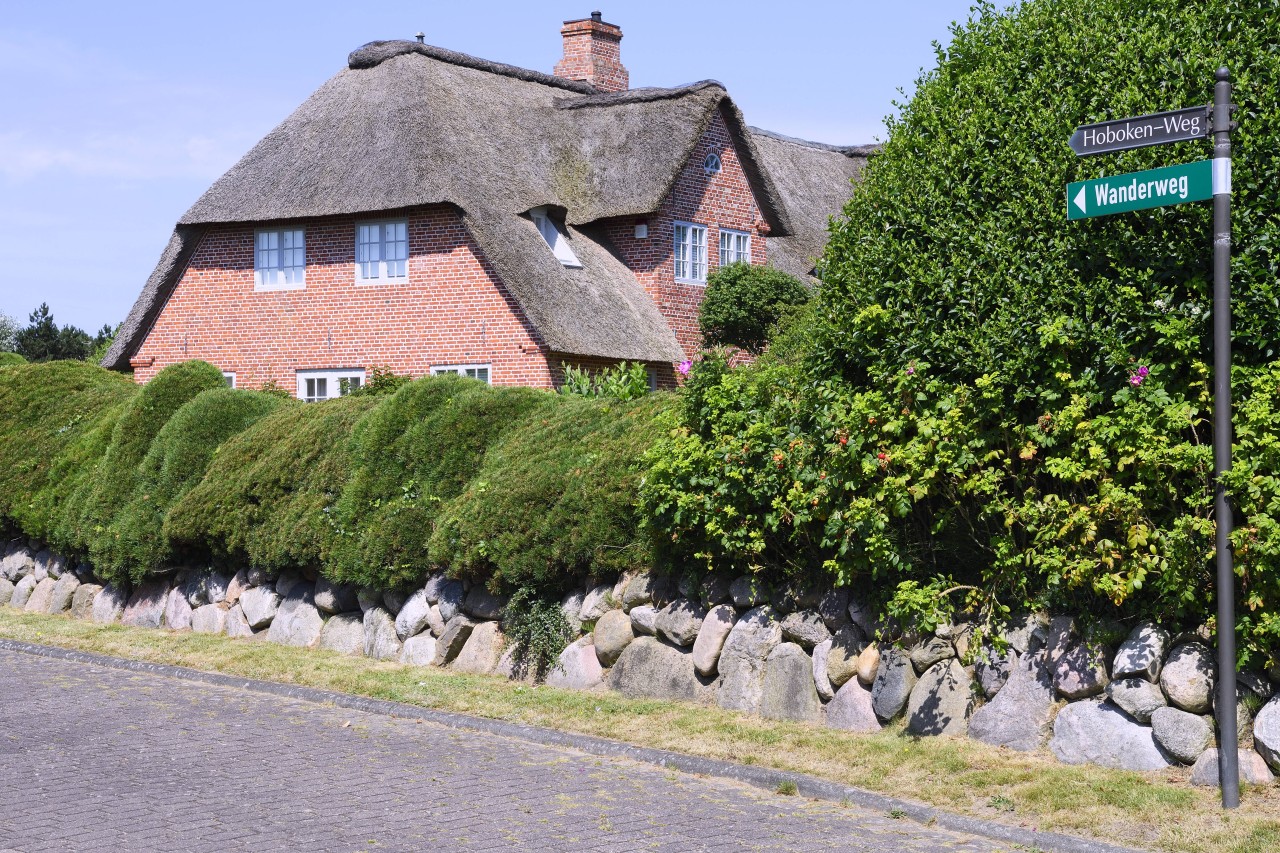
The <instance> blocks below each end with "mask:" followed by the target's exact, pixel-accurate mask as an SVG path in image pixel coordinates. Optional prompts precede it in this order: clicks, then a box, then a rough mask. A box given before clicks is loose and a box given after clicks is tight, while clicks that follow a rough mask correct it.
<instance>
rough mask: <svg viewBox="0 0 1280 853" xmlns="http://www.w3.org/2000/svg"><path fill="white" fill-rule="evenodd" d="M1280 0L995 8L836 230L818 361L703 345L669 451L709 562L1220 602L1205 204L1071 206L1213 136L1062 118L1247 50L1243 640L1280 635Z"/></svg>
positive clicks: (1041, 2) (668, 481) (1077, 604)
mask: <svg viewBox="0 0 1280 853" xmlns="http://www.w3.org/2000/svg"><path fill="white" fill-rule="evenodd" d="M1276 12H1277V9H1276V7H1275V5H1274V4H1272V3H1259V2H1243V0H1205V2H1197V3H1182V2H1176V1H1175V0H1144V2H1140V3H1134V2H1125V0H1101V2H1096V0H1031V2H1026V3H1022V4H1019V5H1017V6H1015V7H1014V8H1013V9H1011V10H1009V11H1007V12H1002V11H998V10H996V9H995V7H993V6H991V5H990V4H982V5H980V6H979V7H977V8H976V9H975V11H974V13H973V18H972V20H971V21H969V22H968V23H967V24H965V25H963V26H959V27H957V28H956V29H955V31H954V33H953V39H952V42H951V44H950V45H948V46H946V47H940V48H939V53H938V62H939V64H938V67H937V68H936V69H935V70H934V71H931V72H929V73H927V74H926V75H924V77H923V78H922V79H921V80H920V81H919V84H918V86H917V90H916V94H915V95H914V96H913V98H912V100H911V102H910V103H909V104H907V105H905V106H904V107H903V109H902V112H901V114H900V116H899V117H898V118H896V119H893V120H891V121H890V135H889V139H888V141H887V143H886V144H885V146H884V148H883V150H882V151H881V152H880V153H878V154H877V155H875V156H874V157H873V158H872V159H871V161H870V163H869V165H868V168H867V170H866V172H865V177H864V181H863V183H862V184H861V186H860V187H859V188H858V190H857V191H856V192H855V194H854V197H853V199H852V201H851V202H850V203H849V204H848V206H847V207H846V209H845V211H844V215H843V217H842V218H841V219H840V220H839V221H838V222H837V223H836V224H835V225H834V227H833V229H832V234H831V241H830V244H829V246H828V249H827V254H826V257H825V258H824V262H823V270H824V280H823V286H822V288H821V289H820V293H819V297H818V304H817V306H816V307H815V309H814V314H813V317H814V319H813V321H812V322H811V324H810V325H809V327H808V329H807V331H808V334H809V337H810V338H811V339H812V343H811V345H809V346H808V347H806V348H803V349H801V350H800V351H799V353H800V356H801V359H802V360H803V363H802V364H801V365H800V366H798V367H788V366H787V365H784V364H779V363H777V362H769V363H765V364H762V365H760V366H759V367H755V368H749V369H747V370H744V371H739V370H735V371H728V372H723V371H721V372H719V373H716V372H715V371H714V370H712V371H710V372H709V374H708V376H707V378H706V380H705V381H704V382H703V383H702V384H701V386H699V387H697V388H696V389H694V392H693V393H691V394H689V396H688V400H687V404H686V408H685V411H684V412H683V413H682V417H681V418H680V419H679V420H677V421H676V422H674V423H673V424H672V430H671V432H670V437H669V438H667V439H666V440H665V441H664V443H663V444H662V446H661V447H660V448H659V449H658V451H656V452H655V454H654V455H653V456H652V457H651V459H652V461H653V464H654V470H653V472H652V473H651V475H650V477H649V478H648V480H647V485H646V501H647V505H648V506H649V507H650V510H651V513H652V515H653V517H654V518H655V521H656V523H657V524H658V526H659V527H660V529H661V531H662V532H663V534H664V535H665V537H666V539H667V540H669V541H672V542H674V543H676V547H679V543H684V545H685V547H687V549H688V551H689V553H690V554H700V555H702V557H703V558H705V559H706V560H708V561H710V562H713V563H715V562H720V563H725V564H733V563H735V562H745V563H747V564H748V565H755V566H757V567H758V568H759V570H761V571H765V572H777V573H787V572H795V571H814V570H821V571H823V572H825V573H827V574H828V575H830V576H832V577H834V578H835V579H836V580H838V581H840V582H844V583H849V584H853V585H855V586H858V585H861V586H863V587H864V588H866V589H867V591H868V592H870V593H872V594H873V595H879V596H880V597H881V598H882V599H887V598H890V597H894V598H896V599H897V601H896V604H895V606H894V610H895V611H896V612H906V611H905V610H904V609H903V608H907V609H908V610H909V609H910V606H915V607H917V608H927V609H929V610H930V613H929V614H922V615H928V616H929V617H930V618H933V617H935V616H937V615H938V612H942V613H943V614H945V613H947V612H950V610H952V609H953V608H955V607H960V606H965V605H966V604H967V605H972V606H982V607H984V608H985V609H986V610H987V612H988V613H999V612H1001V611H1002V610H1003V609H1007V608H1010V607H1027V606H1043V607H1049V608H1061V609H1070V610H1074V611H1077V612H1094V613H1099V614H1111V615H1117V616H1121V617H1137V616H1140V615H1151V616H1157V617H1159V618H1162V619H1165V620H1167V621H1170V622H1181V623H1183V624H1187V625H1192V624H1195V623H1198V622H1200V621H1203V620H1210V621H1211V619H1212V610H1211V607H1210V605H1211V603H1212V598H1211V597H1210V596H1206V594H1205V591H1206V590H1208V589H1211V586H1212V573H1211V571H1210V564H1209V559H1208V558H1209V555H1210V552H1211V548H1212V538H1213V518H1212V513H1211V502H1210V500H1209V497H1210V492H1211V483H1210V474H1211V463H1212V455H1211V453H1210V450H1209V448H1210V447H1211V441H1212V430H1211V424H1210V419H1209V417H1208V412H1209V407H1210V403H1211V400H1210V397H1209V393H1208V384H1207V383H1208V376H1209V372H1208V367H1207V355H1208V352H1209V349H1210V337H1209V328H1208V308H1209V283H1208V282H1209V266H1208V262H1209V256H1210V245H1209V239H1208V238H1209V233H1210V228H1209V218H1210V210H1209V207H1208V206H1207V205H1183V206H1180V207H1174V208H1167V209H1156V210H1150V211H1142V212H1137V213H1131V214H1125V215H1122V216H1112V217H1106V218H1099V219H1094V220H1087V221H1082V222H1075V223H1068V222H1067V221H1066V217H1065V212H1064V209H1063V207H1064V205H1065V199H1064V196H1063V189H1064V187H1065V185H1066V184H1067V183H1068V182H1069V181H1073V180H1079V179H1084V178H1094V177H1099V176H1102V175H1106V174H1116V173H1120V172H1127V171H1133V170H1138V169H1144V168H1150V167H1153V166H1157V165H1163V164H1165V163H1168V162H1170V161H1171V160H1172V161H1177V160H1188V159H1195V158H1202V157H1207V156H1209V149H1208V146H1207V144H1194V143H1193V144H1184V145H1180V146H1177V147H1160V148H1152V149H1144V150H1138V151H1133V152H1128V153H1125V154H1121V155H1116V156H1109V157H1102V158H1090V159H1087V160H1078V159H1077V158H1076V157H1075V156H1074V155H1073V154H1072V153H1071V151H1070V149H1069V148H1068V147H1067V146H1066V140H1067V138H1068V137H1069V136H1070V134H1071V131H1072V129H1073V128H1074V127H1075V126H1076V125H1077V124H1081V123H1084V122H1089V121H1097V120H1100V119H1105V118H1113V117H1119V116H1124V115H1133V114H1139V113H1144V112H1150V111H1153V110H1157V109H1164V108H1173V107H1181V106H1188V105H1192V104H1196V103H1204V102H1206V101H1207V100H1208V99H1209V97H1210V94H1211V86H1212V81H1213V74H1214V71H1215V69H1216V68H1217V67H1218V66H1219V65H1221V64H1224V63H1226V64H1231V65H1232V66H1233V68H1234V70H1235V71H1236V74H1237V84H1238V88H1237V94H1236V98H1235V100H1236V102H1237V103H1239V104H1240V111H1239V113H1238V115H1237V118H1238V119H1239V121H1240V123H1241V130H1240V132H1239V133H1238V134H1237V137H1236V140H1237V159H1236V163H1235V202H1234V203H1235V205H1236V211H1237V218H1236V229H1237V230H1236V237H1237V246H1236V258H1237V263H1236V265H1235V267H1234V268H1233V278H1234V287H1235V295H1236V305H1235V316H1236V320H1237V332H1236V337H1235V347H1236V352H1237V354H1238V357H1237V364H1238V365H1239V367H1238V368H1237V372H1236V375H1235V384H1236V389H1237V391H1236V393H1237V394H1238V397H1237V399H1238V400H1239V401H1240V412H1241V416H1240V419H1241V431H1240V443H1241V450H1242V451H1243V452H1238V454H1237V468H1236V470H1235V471H1234V472H1233V474H1232V484H1233V487H1234V489H1235V499H1236V502H1237V506H1238V508H1239V516H1240V521H1241V526H1240V529H1239V530H1238V532H1237V535H1236V539H1235V543H1236V557H1237V561H1238V565H1239V574H1240V582H1241V585H1242V587H1243V589H1244V595H1245V598H1246V601H1247V602H1248V607H1249V608H1251V609H1250V611H1249V613H1248V614H1247V615H1246V616H1245V618H1244V619H1243V620H1242V623H1241V628H1242V632H1243V633H1242V639H1243V641H1244V642H1243V645H1242V649H1243V650H1244V654H1245V656H1246V657H1247V658H1250V657H1251V658H1253V659H1257V660H1261V659H1262V658H1264V657H1266V656H1268V655H1270V654H1272V653H1273V652H1274V650H1275V649H1277V648H1280V625H1277V619H1276V616H1275V614H1276V613H1277V612H1278V611H1280V561H1278V559H1277V557H1276V556H1275V555H1276V554H1278V553H1280V546H1277V545H1276V544H1275V543H1276V542H1280V534H1277V533H1276V532H1274V525H1273V524H1272V523H1271V521H1270V519H1271V517H1272V513H1273V512H1274V511H1276V510H1277V509H1280V488H1278V487H1277V484H1276V483H1275V482H1274V480H1273V478H1272V477H1271V476H1270V474H1271V469H1270V467H1269V466H1271V465H1273V463H1274V460H1272V458H1271V455H1272V446H1271V445H1272V444H1273V443H1274V441H1275V440H1276V438H1277V435H1278V434H1280V422H1278V421H1277V420H1276V419H1275V417H1274V416H1273V408H1272V400H1271V395H1270V394H1269V393H1264V391H1265V390H1266V389H1267V388H1268V387H1269V386H1268V383H1271V382H1274V379H1273V376H1274V372H1275V370H1276V369H1277V368H1276V366H1275V365H1273V362H1274V361H1275V360H1276V359H1277V356H1278V355H1280V353H1277V340H1278V338H1277V332H1276V329H1277V328H1280V294H1277V292H1276V289H1277V284H1276V282H1277V276H1276V270H1277V269H1278V268H1280V257H1278V256H1277V254H1276V252H1277V249H1276V248H1275V247H1276V246H1277V245H1280V242H1278V241H1277V239H1276V237H1277V230H1278V229H1280V204H1277V201H1278V200H1280V199H1278V197H1277V190H1276V189H1275V188H1276V187H1277V186H1280V181H1277V177H1280V176H1278V175H1276V174H1275V173H1276V171H1277V170H1278V169H1280V165H1278V164H1277V161H1276V159H1275V158H1274V157H1272V156H1271V153H1270V152H1271V151H1272V150H1273V149H1274V147H1275V145H1276V142H1277V139H1276V134H1277V133H1278V132H1280V131H1277V128H1280V122H1278V121H1277V118H1280V100H1278V99H1277V97H1276V95H1277V89H1278V88H1280V54H1277V53H1276V52H1275V51H1274V50H1273V46H1274V44H1276V43H1277V40H1278V39H1280V15H1277V14H1276ZM704 366H705V365H699V366H695V375H696V372H697V370H698V368H699V367H704ZM957 588H958V589H957ZM945 590H951V591H952V592H951V595H950V596H949V597H948V598H946V599H942V598H940V597H939V596H940V594H941V593H942V592H943V591H945ZM913 603H914V604H913Z"/></svg>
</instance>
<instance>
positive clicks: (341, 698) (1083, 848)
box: [0, 638, 1138, 853]
mask: <svg viewBox="0 0 1280 853" xmlns="http://www.w3.org/2000/svg"><path fill="white" fill-rule="evenodd" d="M0 650H4V651H10V652H19V653H21V654H28V655H36V656H39V657H46V658H54V659H58V660H66V661H72V662H75V663H83V664H91V665H94V666H102V667H107V668H110V669H120V670H125V671H128V672H139V673H145V674H148V675H160V676H166V677H169V678H179V679H182V680H184V681H193V682H199V683H202V684H209V685H212V686H215V687H230V688H233V689H239V690H250V691H253V692H255V693H265V694H268V695H272V696H281V697H286V698H289V699H299V700H302V701H304V702H315V703H318V704H325V705H334V706H336V707H339V708H347V709H349V710H353V711H363V712H365V713H369V714H381V715H383V716H390V717H400V718H406V719H418V720H423V721H425V722H430V723H435V724H437V725H441V726H446V727H448V728H452V729H461V730H466V731H474V732H484V733H486V734H493V735H499V736H502V737H509V738H515V739H518V740H523V741H527V742H529V743H536V744H540V745H543V746H557V747H568V748H571V749H576V750H578V751H580V752H585V753H588V754H590V755H596V756H601V757H618V758H629V759H631V760H632V761H638V762H641V763H643V764H650V765H655V766H658V767H664V768H670V769H672V770H679V771H681V772H684V773H694V774H700V775H704V776H712V777H716V778H719V779H731V780H733V781H737V782H743V783H746V784H748V785H752V786H754V787H756V788H762V789H764V790H767V791H776V790H777V788H778V786H779V785H780V784H782V783H783V782H791V783H793V784H794V785H795V786H796V793H797V794H799V795H800V796H804V797H809V798H812V799H816V800H830V801H833V802H844V801H848V802H850V803H853V804H855V805H858V806H862V807H863V808H867V809H871V810H873V811H878V812H882V813H888V812H894V813H896V814H902V815H903V816H905V817H908V818H910V819H912V820H914V821H917V822H919V823H922V824H926V825H929V826H938V827H942V828H944V829H950V830H953V831H956V832H964V833H968V834H969V835H978V836H982V837H984V838H990V839H992V840H996V841H1005V842H1009V843H1011V844H1016V845H1020V846H1022V847H1025V848H1028V849H1029V850H1042V851H1045V853H1051V851H1052V853H1138V851H1135V850H1134V849H1133V848H1129V847H1117V846H1116V845H1113V844H1106V843H1104V842H1101V841H1090V840H1087V839H1083V838H1076V837H1074V836H1070V835H1061V834H1059V833H1055V832H1039V831H1036V830H1031V829H1024V828H1022V827H1016V826H1009V825H1007V824H1002V823H996V822H993V821H986V820H981V819H979V818H974V817H966V816H964V815H958V814H954V813H952V812H947V811H944V810H942V809H938V808H935V807H933V806H927V805H924V804H923V803H916V802H912V801H910V800H900V799H897V798H895V797H887V796H884V795H883V794H876V793H873V792H871V791H865V790H863V789H861V788H853V787H849V786H846V785H841V784H839V783H836V782H828V781H826V780H823V779H816V778H814V777H812V776H806V775H804V774H802V773H792V772H790V771H786V770H771V769H769V768H765V767H753V766H749V765H745V764H735V763H733V762H730V761H721V760H719V759H714V758H700V757H698V756H693V755H684V754H682V753H678V752H670V751H668V750H664V749H650V748H648V747H642V746H632V745H630V744H625V743H619V742H618V741H613V740H609V739H607V738H601V737H595V736H593V735H579V734H570V733H568V732H561V731H557V730H555V729H548V728H543V727H542V726H530V725H525V724H522V723H508V722H504V721H502V720H490V719H486V718H484V717H472V716H468V715H466V714H457V713H453V712H451V711H436V710H433V709H431V708H422V707H419V706H417V705H408V704H404V703H402V702H391V701H388V700H384V699H367V698H365V697H362V696H353V695H351V694H348V693H338V692H335V691H331V690H319V689H316V688H313V687H301V686H298V685H293V684H281V683H279V682H275V681H262V680H259V679H254V678H243V677H239V676H234V675H223V674H221V673H215V672H204V671H202V670H198V669H190V668H188V667H182V666H172V665H170V664H163V663H149V662H146V661H135V660H128V659H125V658H116V657H109V656H107V655H100V654H95V653H93V652H81V651H75V650H72V649H63V648H57V647H54V646H41V645H36V644H34V643H22V642H18V641H16V640H8V639H4V638H0Z"/></svg>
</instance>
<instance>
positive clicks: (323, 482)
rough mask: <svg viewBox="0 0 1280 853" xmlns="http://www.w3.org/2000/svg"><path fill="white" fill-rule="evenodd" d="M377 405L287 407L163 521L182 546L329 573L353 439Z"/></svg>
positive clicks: (233, 442)
mask: <svg viewBox="0 0 1280 853" xmlns="http://www.w3.org/2000/svg"><path fill="white" fill-rule="evenodd" d="M384 399H386V398H379V397H340V398H338V399H334V400H328V401H325V402H323V403H312V404H304V403H296V402H294V403H288V404H285V405H283V406H281V407H280V408H279V409H277V410H276V411H274V412H272V413H271V414H269V415H267V416H266V417H263V418H262V419H260V420H258V421H257V422H256V423H254V424H253V425H252V426H250V427H249V428H248V429H246V430H245V431H244V432H241V433H240V434H238V435H236V436H235V437H234V438H231V439H230V440H228V441H227V442H226V443H224V444H223V445H222V446H221V447H220V448H219V449H218V452H217V454H216V456H215V457H214V460H213V462H212V463H211V464H210V465H209V467H208V470H207V471H206V472H205V476H204V478H203V479H202V480H201V481H200V483H199V484H197V485H196V486H195V487H194V488H192V489H191V490H190V491H188V492H187V493H186V494H185V495H183V496H182V497H181V498H180V499H179V500H178V501H177V502H176V503H175V504H174V506H173V508H172V509H171V510H170V512H169V515H168V517H167V518H166V519H165V524H164V534H165V536H166V537H168V538H169V539H170V540H172V542H173V543H174V545H175V546H178V547H184V548H189V549H197V550H200V551H203V552H207V553H208V554H209V555H210V556H212V557H213V558H214V559H215V560H218V561H221V562H227V563H230V564H232V565H233V566H234V565H235V564H239V563H243V562H246V561H247V562H248V563H251V564H253V565H255V566H258V567H261V568H263V569H267V570H269V571H278V570H282V569H289V568H298V567H308V566H310V567H319V566H321V565H323V564H324V562H325V561H326V559H328V557H329V555H330V551H331V549H332V546H333V544H334V540H335V538H336V535H337V527H336V523H335V522H334V520H333V518H332V513H333V507H334V504H336V503H337V501H338V498H339V496H340V495H341V494H342V490H343V488H345V486H346V484H347V481H348V480H349V479H350V478H351V474H352V462H351V452H350V449H349V446H348V445H349V441H350V438H351V433H352V431H353V430H354V428H355V425H356V422H357V421H359V419H360V418H361V417H363V416H364V415H365V414H366V413H367V412H368V411H370V410H371V409H372V408H373V407H374V406H376V405H377V404H378V403H379V402H380V401H381V400H384Z"/></svg>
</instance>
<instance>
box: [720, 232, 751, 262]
mask: <svg viewBox="0 0 1280 853" xmlns="http://www.w3.org/2000/svg"><path fill="white" fill-rule="evenodd" d="M739 261H742V262H745V263H748V264H749V263H751V235H750V234H748V233H747V232H745V231H730V230H729V229H728V228H721V229H720V266H722V267H724V266H728V265H729V264H736V263H738V262H739Z"/></svg>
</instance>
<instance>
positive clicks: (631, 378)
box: [560, 361, 649, 400]
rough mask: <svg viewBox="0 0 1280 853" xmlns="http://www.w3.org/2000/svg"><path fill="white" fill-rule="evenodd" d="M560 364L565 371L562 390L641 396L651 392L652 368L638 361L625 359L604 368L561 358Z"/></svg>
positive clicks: (586, 394) (584, 394) (582, 394)
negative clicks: (586, 366) (562, 360)
mask: <svg viewBox="0 0 1280 853" xmlns="http://www.w3.org/2000/svg"><path fill="white" fill-rule="evenodd" d="M560 368H561V370H562V371H563V372H564V381H563V382H562V383H561V385H560V393H561V394H566V395H577V396H579V397H612V398H613V399H615V400H638V399H640V398H641V397H643V396H644V395H645V394H648V393H649V371H648V370H646V369H645V366H644V365H643V364H642V363H640V362H638V361H636V362H627V361H624V362H622V363H621V364H616V365H614V366H613V367H607V368H605V369H603V370H587V369H586V368H582V367H575V366H574V365H572V364H565V363H564V362H561V363H560Z"/></svg>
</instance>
